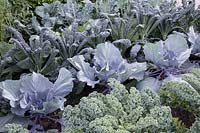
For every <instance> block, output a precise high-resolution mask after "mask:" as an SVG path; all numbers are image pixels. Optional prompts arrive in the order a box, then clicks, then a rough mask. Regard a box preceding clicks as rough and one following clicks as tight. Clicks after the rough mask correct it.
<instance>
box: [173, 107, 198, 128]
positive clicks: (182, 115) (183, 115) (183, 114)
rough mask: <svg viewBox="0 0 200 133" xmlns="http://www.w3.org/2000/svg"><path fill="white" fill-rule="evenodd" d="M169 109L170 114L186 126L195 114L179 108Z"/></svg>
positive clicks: (189, 125) (190, 124)
mask: <svg viewBox="0 0 200 133" xmlns="http://www.w3.org/2000/svg"><path fill="white" fill-rule="evenodd" d="M171 110H172V116H173V117H177V118H179V120H181V121H182V122H183V123H184V125H185V126H186V127H187V128H190V127H191V126H192V123H194V121H195V116H194V115H193V114H192V113H190V112H188V111H186V110H183V109H180V108H171Z"/></svg>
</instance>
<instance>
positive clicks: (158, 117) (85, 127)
mask: <svg viewBox="0 0 200 133" xmlns="http://www.w3.org/2000/svg"><path fill="white" fill-rule="evenodd" d="M109 82H110V83H109V85H110V86H111V88H112V89H113V90H112V91H111V93H110V94H107V95H103V94H98V93H95V92H94V93H92V94H90V95H89V96H88V97H84V98H82V99H81V101H80V103H79V105H76V106H75V107H72V106H67V107H66V108H65V110H64V113H63V120H64V125H65V128H66V130H67V131H69V132H70V131H75V130H77V131H82V132H102V133H107V132H122V133H130V132H167V131H169V132H170V131H171V124H172V116H171V113H170V108H169V107H166V106H162V105H161V103H160V100H159V96H158V95H156V94H155V93H153V92H151V91H150V90H142V91H141V92H140V91H138V90H136V88H134V87H133V88H131V89H130V92H128V91H127V90H126V88H125V86H123V85H122V84H120V82H119V81H117V80H114V79H112V80H109Z"/></svg>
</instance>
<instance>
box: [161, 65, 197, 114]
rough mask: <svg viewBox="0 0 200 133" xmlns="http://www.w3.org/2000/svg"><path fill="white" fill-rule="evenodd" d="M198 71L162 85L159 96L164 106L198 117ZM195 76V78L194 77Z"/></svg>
mask: <svg viewBox="0 0 200 133" xmlns="http://www.w3.org/2000/svg"><path fill="white" fill-rule="evenodd" d="M198 71H199V69H194V70H193V72H192V73H189V74H183V75H181V78H178V79H177V78H174V79H173V80H171V81H169V82H166V83H165V84H163V85H162V87H161V90H160V92H159V93H160V96H161V98H162V101H163V103H164V104H166V105H170V106H175V107H180V108H183V109H185V110H188V111H189V112H191V113H194V114H197V116H198V115H199V112H200V79H199V75H198V74H199V72H198ZM196 74H197V76H196Z"/></svg>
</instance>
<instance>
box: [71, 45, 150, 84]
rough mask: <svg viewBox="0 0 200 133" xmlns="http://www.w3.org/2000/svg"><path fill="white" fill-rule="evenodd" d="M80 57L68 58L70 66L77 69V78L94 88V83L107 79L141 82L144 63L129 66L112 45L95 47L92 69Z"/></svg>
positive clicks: (144, 67) (144, 68)
mask: <svg viewBox="0 0 200 133" xmlns="http://www.w3.org/2000/svg"><path fill="white" fill-rule="evenodd" d="M84 60H85V59H84V57H83V56H82V55H77V56H75V57H73V58H70V59H69V61H70V62H71V64H72V65H73V66H74V67H76V68H77V69H78V71H79V72H78V74H77V77H78V79H79V80H80V81H82V82H86V83H87V84H88V85H89V86H92V87H94V86H95V84H96V83H99V82H107V80H108V79H109V78H115V79H117V80H119V81H120V82H124V81H126V80H127V79H136V80H138V81H139V80H142V79H143V76H144V72H145V70H146V63H137V62H135V63H131V64H129V63H128V62H127V61H126V60H125V59H123V58H122V55H121V53H120V51H119V50H118V49H117V48H116V47H115V46H114V45H113V44H112V43H108V42H106V43H102V44H99V45H97V48H96V49H95V52H94V64H93V67H91V66H90V64H89V63H87V62H85V61H84Z"/></svg>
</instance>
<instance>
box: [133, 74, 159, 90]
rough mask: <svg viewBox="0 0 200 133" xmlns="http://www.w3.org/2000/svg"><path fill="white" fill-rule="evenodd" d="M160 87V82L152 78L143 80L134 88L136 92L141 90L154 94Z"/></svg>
mask: <svg viewBox="0 0 200 133" xmlns="http://www.w3.org/2000/svg"><path fill="white" fill-rule="evenodd" d="M160 85H161V81H159V80H158V79H156V78H153V77H148V78H145V79H144V80H142V81H140V82H139V83H138V84H137V85H136V87H137V89H138V90H142V89H146V88H148V89H150V90H152V91H154V92H157V91H158V90H159V89H160Z"/></svg>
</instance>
